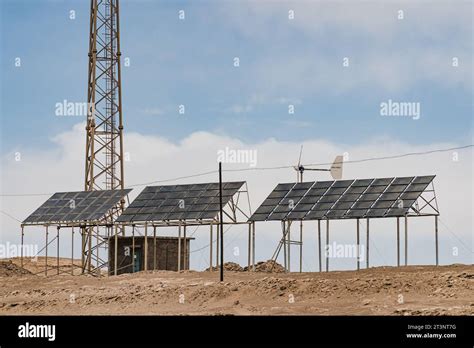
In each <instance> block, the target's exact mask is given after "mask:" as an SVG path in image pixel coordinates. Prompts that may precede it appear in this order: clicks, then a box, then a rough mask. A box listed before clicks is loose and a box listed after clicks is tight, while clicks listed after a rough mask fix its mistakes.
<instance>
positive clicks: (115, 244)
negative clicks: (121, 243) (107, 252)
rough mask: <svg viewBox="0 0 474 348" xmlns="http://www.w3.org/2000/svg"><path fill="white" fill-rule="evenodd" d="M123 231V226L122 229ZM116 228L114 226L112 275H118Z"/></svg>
mask: <svg viewBox="0 0 474 348" xmlns="http://www.w3.org/2000/svg"><path fill="white" fill-rule="evenodd" d="M122 228H123V229H125V226H124V227H122ZM117 259H118V226H117V225H115V236H114V275H117V274H118V270H117V267H118V260H117Z"/></svg>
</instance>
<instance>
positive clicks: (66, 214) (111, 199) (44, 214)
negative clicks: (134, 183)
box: [23, 189, 131, 224]
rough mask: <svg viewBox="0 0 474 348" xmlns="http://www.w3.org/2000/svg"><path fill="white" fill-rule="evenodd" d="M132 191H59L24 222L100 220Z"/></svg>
mask: <svg viewBox="0 0 474 348" xmlns="http://www.w3.org/2000/svg"><path fill="white" fill-rule="evenodd" d="M130 191H131V189H126V190H102V191H79V192H57V193H55V194H53V195H52V196H51V197H50V198H49V199H48V200H47V201H46V202H44V203H43V204H42V205H41V206H40V207H39V208H38V209H36V210H35V211H34V212H33V213H32V214H31V215H30V216H28V217H27V218H26V219H25V220H24V221H23V223H24V224H44V223H73V222H94V223H95V222H99V220H102V219H103V218H104V217H105V215H106V214H107V213H108V212H109V210H111V209H112V208H113V207H114V206H116V205H117V204H118V203H119V202H120V200H121V199H122V198H123V197H125V196H126V195H127V194H128V193H129V192H130Z"/></svg>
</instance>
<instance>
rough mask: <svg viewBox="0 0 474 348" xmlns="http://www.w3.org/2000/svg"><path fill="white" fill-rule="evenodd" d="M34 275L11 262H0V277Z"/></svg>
mask: <svg viewBox="0 0 474 348" xmlns="http://www.w3.org/2000/svg"><path fill="white" fill-rule="evenodd" d="M24 274H32V273H31V272H30V271H28V270H26V269H24V268H21V267H20V266H18V265H16V264H14V263H13V262H12V261H11V260H9V261H0V277H11V276H16V275H24Z"/></svg>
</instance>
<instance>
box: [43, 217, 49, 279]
mask: <svg viewBox="0 0 474 348" xmlns="http://www.w3.org/2000/svg"><path fill="white" fill-rule="evenodd" d="M48 228H49V226H48V225H46V251H45V254H46V256H45V261H44V262H45V269H44V270H45V271H44V275H45V276H48V234H49V231H48Z"/></svg>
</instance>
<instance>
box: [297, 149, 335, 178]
mask: <svg viewBox="0 0 474 348" xmlns="http://www.w3.org/2000/svg"><path fill="white" fill-rule="evenodd" d="M302 155H303V145H301V148H300V157H299V159H298V164H297V165H296V166H294V167H293V168H294V169H295V170H296V180H297V181H298V182H303V173H304V171H305V170H311V171H315V172H330V173H331V176H332V178H333V179H334V180H339V179H341V178H342V163H343V162H344V157H343V156H336V158H335V159H334V162H333V163H332V165H331V167H330V168H328V169H325V168H306V167H304V166H303V165H302V164H301V156H302Z"/></svg>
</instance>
